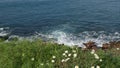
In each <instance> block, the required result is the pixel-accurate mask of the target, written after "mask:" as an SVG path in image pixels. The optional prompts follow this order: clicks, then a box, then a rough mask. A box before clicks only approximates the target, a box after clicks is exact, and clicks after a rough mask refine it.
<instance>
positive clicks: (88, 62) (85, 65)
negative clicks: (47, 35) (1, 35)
mask: <svg viewBox="0 0 120 68" xmlns="http://www.w3.org/2000/svg"><path fill="white" fill-rule="evenodd" d="M73 50H74V51H76V53H74V52H72V51H73ZM65 51H68V54H72V56H70V57H68V56H63V55H62V54H63V53H64V52H65ZM96 53H97V54H98V55H99V57H100V59H102V60H103V61H102V62H100V61H99V59H95V57H94V55H93V54H91V53H90V51H82V50H81V49H80V48H77V47H72V48H70V47H68V46H63V45H58V44H53V43H49V42H47V43H45V42H42V41H41V40H37V41H34V42H30V41H27V40H23V41H11V42H7V43H5V42H0V68H74V67H75V66H76V65H78V66H79V67H80V68H91V66H96V65H99V66H100V67H101V68H119V67H120V54H119V53H120V50H118V51H117V50H116V49H111V50H109V51H107V52H104V51H102V50H98V51H97V52H96ZM68 54H67V53H66V55H68ZM73 54H77V57H76V58H74V57H73ZM52 56H56V58H54V59H53V58H52ZM66 58H70V59H69V60H68V61H67V62H61V60H62V59H66ZM51 60H55V63H52V62H51Z"/></svg>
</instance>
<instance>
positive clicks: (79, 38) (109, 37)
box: [39, 30, 120, 47]
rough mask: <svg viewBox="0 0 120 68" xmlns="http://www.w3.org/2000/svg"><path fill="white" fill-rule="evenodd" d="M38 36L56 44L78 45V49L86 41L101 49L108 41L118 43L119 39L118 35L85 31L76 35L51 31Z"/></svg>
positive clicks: (119, 35) (116, 33) (119, 34)
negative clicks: (51, 39) (92, 42)
mask: <svg viewBox="0 0 120 68" xmlns="http://www.w3.org/2000/svg"><path fill="white" fill-rule="evenodd" d="M39 35H40V36H44V37H47V38H49V39H50V38H54V39H55V40H54V41H55V42H56V43H58V44H65V45H68V46H74V45H78V46H79V47H84V45H83V43H86V42H88V41H94V42H96V45H97V46H98V47H102V44H103V43H107V42H110V41H118V40H119V39H120V33H118V32H115V33H107V32H104V31H99V32H95V31H85V32H81V33H79V34H78V35H73V34H70V33H65V32H63V31H59V30H57V31H53V32H52V33H51V34H48V35H44V34H39Z"/></svg>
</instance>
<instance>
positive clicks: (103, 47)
mask: <svg viewBox="0 0 120 68" xmlns="http://www.w3.org/2000/svg"><path fill="white" fill-rule="evenodd" d="M109 48H110V44H109V43H104V44H103V46H102V50H106V49H109Z"/></svg>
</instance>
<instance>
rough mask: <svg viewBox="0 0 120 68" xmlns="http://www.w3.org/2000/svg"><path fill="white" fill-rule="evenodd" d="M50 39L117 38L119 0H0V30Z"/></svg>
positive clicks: (119, 33) (99, 40) (69, 41)
mask: <svg viewBox="0 0 120 68" xmlns="http://www.w3.org/2000/svg"><path fill="white" fill-rule="evenodd" d="M5 31H6V32H9V33H10V35H11V36H12V35H16V36H21V37H22V36H24V37H25V36H27V37H28V36H36V35H37V36H40V37H45V38H54V39H56V42H57V43H60V44H66V45H70V46H71V45H79V46H82V43H83V42H87V41H90V40H91V41H95V42H97V43H98V45H99V46H101V44H102V43H103V42H108V41H113V40H119V39H120V1H119V0H0V32H5Z"/></svg>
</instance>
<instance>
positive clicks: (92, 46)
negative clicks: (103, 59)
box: [83, 41, 97, 50]
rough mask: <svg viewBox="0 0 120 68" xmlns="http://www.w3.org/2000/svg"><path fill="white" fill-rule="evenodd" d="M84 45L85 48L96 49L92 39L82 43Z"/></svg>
mask: <svg viewBox="0 0 120 68" xmlns="http://www.w3.org/2000/svg"><path fill="white" fill-rule="evenodd" d="M83 44H84V45H85V46H86V49H95V50H96V49H97V46H96V44H95V42H93V41H89V42H87V43H83Z"/></svg>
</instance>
